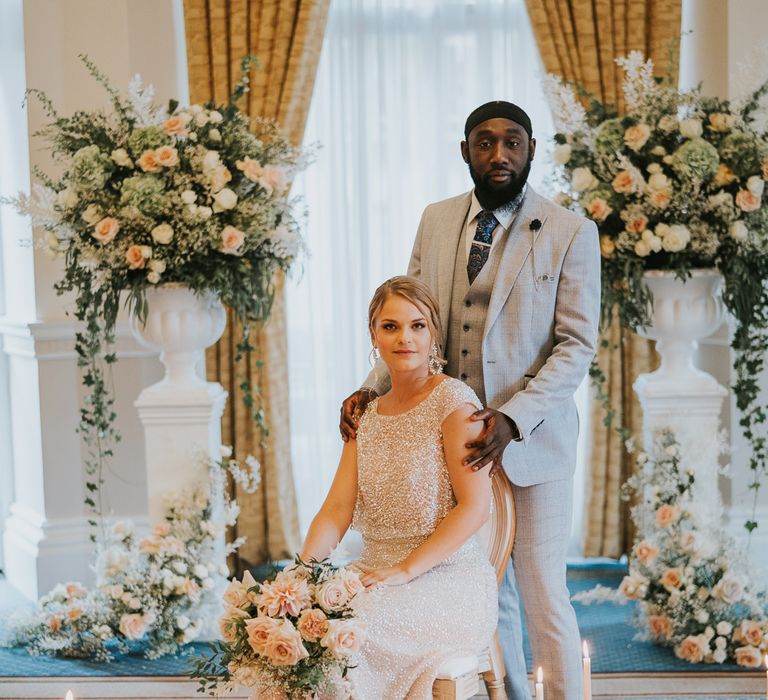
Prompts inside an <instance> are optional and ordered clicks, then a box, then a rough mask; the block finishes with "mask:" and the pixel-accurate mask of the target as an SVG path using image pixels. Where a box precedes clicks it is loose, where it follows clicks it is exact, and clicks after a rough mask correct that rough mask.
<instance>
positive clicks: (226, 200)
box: [213, 187, 237, 212]
mask: <svg viewBox="0 0 768 700" xmlns="http://www.w3.org/2000/svg"><path fill="white" fill-rule="evenodd" d="M235 206H237V195H236V194H235V193H234V192H233V191H232V190H230V189H229V187H225V188H223V189H221V190H219V191H218V192H217V193H216V194H215V195H213V210H214V211H217V212H219V211H225V210H226V209H234V207H235Z"/></svg>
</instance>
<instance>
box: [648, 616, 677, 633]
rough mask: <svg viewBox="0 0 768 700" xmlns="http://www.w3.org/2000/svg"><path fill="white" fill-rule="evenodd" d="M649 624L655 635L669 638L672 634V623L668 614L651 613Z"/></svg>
mask: <svg viewBox="0 0 768 700" xmlns="http://www.w3.org/2000/svg"><path fill="white" fill-rule="evenodd" d="M648 626H649V627H650V628H651V634H652V635H653V636H654V637H659V638H662V639H669V638H670V637H671V636H672V623H671V622H670V621H669V618H668V617H667V616H666V615H650V616H649V617H648Z"/></svg>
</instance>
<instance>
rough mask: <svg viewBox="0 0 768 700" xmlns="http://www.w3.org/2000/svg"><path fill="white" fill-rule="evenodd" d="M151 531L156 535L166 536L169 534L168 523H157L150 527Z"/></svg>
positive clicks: (169, 527)
mask: <svg viewBox="0 0 768 700" xmlns="http://www.w3.org/2000/svg"><path fill="white" fill-rule="evenodd" d="M152 532H153V533H154V534H155V535H157V536H158V537H168V535H170V534H171V525H170V523H158V524H157V525H155V527H153V528H152Z"/></svg>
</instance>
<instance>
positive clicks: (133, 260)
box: [125, 245, 144, 270]
mask: <svg viewBox="0 0 768 700" xmlns="http://www.w3.org/2000/svg"><path fill="white" fill-rule="evenodd" d="M125 261H126V262H127V263H128V267H129V268H130V269H131V270H138V269H139V268H142V267H144V253H143V252H142V250H141V246H140V245H132V246H131V247H130V248H128V250H127V251H125Z"/></svg>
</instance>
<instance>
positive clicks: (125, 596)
mask: <svg viewBox="0 0 768 700" xmlns="http://www.w3.org/2000/svg"><path fill="white" fill-rule="evenodd" d="M120 600H121V601H122V602H123V603H124V604H125V605H130V604H131V601H132V600H133V596H132V595H131V594H130V593H123V595H121V596H120Z"/></svg>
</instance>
